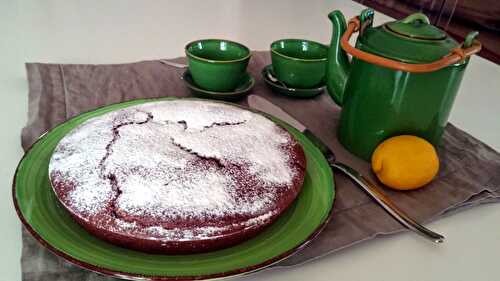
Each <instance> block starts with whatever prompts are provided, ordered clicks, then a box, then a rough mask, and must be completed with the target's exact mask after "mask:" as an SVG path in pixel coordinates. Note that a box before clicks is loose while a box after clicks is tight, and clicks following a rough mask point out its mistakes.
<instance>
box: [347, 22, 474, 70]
mask: <svg viewBox="0 0 500 281" xmlns="http://www.w3.org/2000/svg"><path fill="white" fill-rule="evenodd" d="M360 26H361V24H360V21H359V18H358V17H354V18H352V19H350V20H349V24H348V25H347V30H346V31H345V32H344V34H343V35H342V38H341V39H340V45H341V47H342V49H344V51H346V52H347V53H349V54H351V55H352V56H354V57H356V58H358V59H361V60H364V61H366V62H369V63H373V64H377V65H380V66H383V67H387V68H390V69H395V70H401V71H406V72H414V73H424V72H431V71H436V70H439V69H442V68H445V67H447V66H449V65H452V64H455V63H458V62H460V61H462V60H464V59H465V58H467V57H470V56H471V55H473V54H475V53H477V52H479V51H480V50H481V43H480V42H479V41H477V40H474V41H473V42H472V45H471V46H470V47H468V48H462V47H458V48H455V49H453V50H452V51H451V52H450V53H449V54H448V55H446V56H444V57H442V58H441V59H439V60H436V61H434V62H431V63H423V64H411V63H404V62H400V61H396V60H392V59H388V58H384V57H381V56H377V55H374V54H371V53H367V52H364V51H361V50H360V49H357V48H355V47H353V46H351V45H350V44H349V39H350V38H351V36H352V34H353V33H355V32H357V31H359V28H360Z"/></svg>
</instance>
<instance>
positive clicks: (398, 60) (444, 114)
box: [326, 9, 481, 160]
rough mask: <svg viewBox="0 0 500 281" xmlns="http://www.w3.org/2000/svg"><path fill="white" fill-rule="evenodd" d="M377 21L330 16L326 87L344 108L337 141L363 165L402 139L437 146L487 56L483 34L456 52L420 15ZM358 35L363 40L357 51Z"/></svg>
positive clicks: (367, 13) (369, 15) (364, 15)
mask: <svg viewBox="0 0 500 281" xmlns="http://www.w3.org/2000/svg"><path fill="white" fill-rule="evenodd" d="M373 15H374V13H373V10H371V9H366V10H364V11H363V12H361V14H360V15H359V16H358V17H354V18H352V19H351V20H350V21H349V22H348V24H346V21H345V18H344V16H343V15H342V13H341V12H340V11H333V12H331V13H330V14H329V15H328V17H329V18H330V20H331V22H332V24H333V35H332V39H331V44H330V49H329V53H328V65H327V74H326V79H327V80H326V84H327V88H328V92H329V94H330V96H331V97H332V98H333V100H334V101H335V102H336V103H337V104H338V105H339V106H341V107H342V112H341V116H340V124H339V131H338V137H339V141H340V142H341V143H342V145H344V146H345V147H346V148H347V149H348V150H349V151H351V152H352V153H354V154H355V155H357V156H359V157H361V158H363V159H365V160H370V157H371V155H372V152H373V150H374V149H375V148H376V147H377V145H378V144H379V143H380V142H382V141H383V140H385V139H387V138H389V137H392V136H396V135H405V134H409V135H415V136H419V137H422V138H424V139H426V140H428V141H429V142H430V143H432V144H434V145H437V144H438V143H439V141H440V139H441V136H442V134H443V130H444V127H445V126H446V123H447V121H448V116H449V114H450V111H451V107H452V105H453V102H454V99H455V96H456V94H457V91H458V88H459V86H460V82H461V80H462V76H463V75H464V71H465V68H466V67H467V64H468V62H469V57H470V56H471V55H472V54H474V53H477V52H479V50H480V49H481V44H480V43H479V42H478V41H477V40H476V39H475V38H476V36H477V35H478V32H471V33H469V34H468V35H467V37H466V38H465V41H464V42H463V43H462V44H458V43H457V42H456V41H455V40H453V39H452V38H451V37H450V36H448V35H447V34H446V33H445V32H444V31H443V30H441V29H439V28H437V27H435V26H433V25H431V24H430V22H429V19H428V18H427V17H426V16H425V15H424V14H422V13H416V14H413V15H410V16H408V17H407V18H405V19H402V20H399V21H393V22H388V23H385V24H382V25H380V26H377V27H373ZM355 32H359V35H358V38H357V40H356V44H355V46H352V45H350V43H349V39H350V37H351V36H352V34H353V33H355ZM347 54H350V55H351V56H352V60H351V61H349V58H348V55H347Z"/></svg>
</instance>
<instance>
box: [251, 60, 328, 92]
mask: <svg viewBox="0 0 500 281" xmlns="http://www.w3.org/2000/svg"><path fill="white" fill-rule="evenodd" d="M268 73H271V75H272V76H274V77H276V75H274V72H273V66H272V64H269V65H267V66H266V67H264V68H263V69H262V73H261V74H262V78H263V79H264V81H265V82H266V84H267V86H269V88H271V90H272V91H273V92H275V93H278V94H282V95H285V96H289V97H292V98H312V97H315V96H317V95H319V94H321V93H323V92H324V91H325V88H326V87H325V86H321V87H316V88H311V89H299V88H289V87H286V86H284V85H280V84H278V83H275V82H273V81H271V79H269V76H268Z"/></svg>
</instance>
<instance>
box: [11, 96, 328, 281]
mask: <svg viewBox="0 0 500 281" xmlns="http://www.w3.org/2000/svg"><path fill="white" fill-rule="evenodd" d="M176 99H183V100H202V101H208V102H219V103H224V104H228V105H232V106H236V107H239V108H242V109H245V110H249V111H251V112H255V113H257V114H261V115H263V116H265V117H267V118H269V119H271V121H273V122H275V120H278V121H279V122H281V123H283V124H286V125H288V128H285V129H286V130H287V131H289V130H290V128H291V129H292V130H295V131H296V129H295V128H293V127H292V126H291V125H289V124H288V123H286V122H285V121H283V120H281V119H279V118H277V117H274V116H272V115H270V114H267V113H265V112H262V111H259V110H256V109H253V108H249V107H246V106H242V105H239V104H235V103H231V102H224V101H218V100H209V99H201V98H191V97H187V98H182V97H160V98H157V97H156V98H139V99H131V100H127V101H123V102H117V103H112V104H108V105H104V106H99V107H96V108H93V109H91V110H88V111H85V112H82V113H80V114H78V115H76V116H73V117H71V118H69V119H67V120H65V121H63V122H60V123H58V124H57V125H55V126H54V127H53V128H51V129H49V130H47V131H45V132H44V133H43V134H41V135H40V137H38V138H37V140H36V141H35V142H34V143H32V144H31V145H30V146H29V147H28V149H27V150H26V152H25V153H24V155H23V157H22V158H21V159H20V160H19V163H18V165H17V167H16V170H15V173H14V176H13V180H12V200H13V203H14V208H15V210H16V214H17V216H18V217H19V219H20V220H21V222H22V224H23V226H24V227H25V228H26V229H27V230H28V232H29V233H30V234H31V235H32V236H33V237H34V238H35V240H36V241H38V243H40V244H41V245H42V246H44V247H45V248H46V249H48V250H49V251H50V252H51V253H53V254H55V255H56V256H59V257H61V258H63V259H65V260H66V261H68V262H70V263H72V264H74V265H76V266H79V267H80V268H82V269H85V270H89V271H92V272H95V273H99V274H103V275H107V276H111V277H115V278H120V279H127V280H151V281H171V280H177V281H181V280H214V279H222V278H228V277H236V276H242V275H246V274H250V273H254V272H257V271H259V270H262V269H265V268H267V267H269V266H271V265H273V264H275V263H277V262H279V261H282V260H284V259H286V258H287V257H290V256H291V255H293V254H295V253H297V252H299V251H300V250H302V249H303V248H305V247H306V246H307V245H308V244H309V243H310V242H311V241H312V240H313V239H314V238H316V237H317V236H318V235H319V234H320V233H321V231H322V230H323V229H324V228H325V227H326V225H327V224H328V223H329V221H330V220H331V218H332V214H333V206H334V204H335V200H336V192H335V190H336V188H335V179H334V176H333V172H331V173H330V176H331V180H332V181H331V188H332V189H333V190H332V197H333V198H332V204H331V206H330V210H329V211H328V214H327V216H326V218H325V220H324V221H323V222H322V223H320V224H319V225H318V226H317V227H316V229H315V230H314V231H313V232H312V233H311V234H309V236H308V237H307V238H306V239H305V240H304V241H303V242H301V243H300V244H298V245H297V246H295V247H293V248H291V249H289V250H287V251H285V252H283V253H281V254H279V255H277V256H274V257H271V258H269V259H267V260H264V261H263V262H261V263H258V264H255V265H251V266H247V267H242V268H237V269H234V270H230V271H225V272H219V273H214V274H206V275H192V276H187V275H185V276H155V275H142V274H136V273H130V272H125V271H119V270H113V269H108V268H104V267H100V266H97V265H93V264H90V263H88V262H85V261H81V260H79V259H77V258H74V257H72V256H70V255H68V254H66V253H64V252H63V251H61V250H58V249H57V248H55V247H54V246H52V245H51V244H50V243H49V242H47V241H46V240H45V239H44V238H42V237H41V236H40V235H39V234H38V233H37V232H36V230H35V229H33V228H32V227H31V225H30V224H29V222H28V221H27V220H26V219H25V218H24V215H23V214H22V212H21V209H20V207H19V204H18V200H17V196H16V194H17V193H16V178H17V175H18V172H19V169H20V167H21V164H22V163H23V161H24V160H25V158H26V157H27V156H28V155H29V153H30V152H31V150H32V148H33V147H34V146H35V145H36V144H37V143H39V142H40V141H41V140H42V139H43V138H45V137H46V136H47V135H48V134H50V133H51V132H52V131H54V130H56V129H57V128H58V127H60V126H62V125H64V124H65V123H67V122H70V121H71V120H73V119H76V118H78V117H80V116H81V115H83V114H86V113H91V112H93V111H96V110H99V109H103V108H106V107H111V106H115V105H119V104H124V103H125V104H126V103H131V104H134V103H135V102H137V101H143V103H147V102H154V101H165V100H176ZM141 104H142V103H141ZM131 106H132V105H131ZM103 114H105V113H103ZM277 125H279V126H282V125H281V124H277ZM297 132H298V131H297ZM299 133H300V132H299ZM306 139H307V137H306ZM313 146H314V144H313ZM314 147H315V146H314ZM315 148H316V147H315ZM316 149H317V148H316ZM320 154H321V153H320ZM321 157H323V156H322V154H321ZM323 160H324V161H325V163H327V161H326V159H324V157H323Z"/></svg>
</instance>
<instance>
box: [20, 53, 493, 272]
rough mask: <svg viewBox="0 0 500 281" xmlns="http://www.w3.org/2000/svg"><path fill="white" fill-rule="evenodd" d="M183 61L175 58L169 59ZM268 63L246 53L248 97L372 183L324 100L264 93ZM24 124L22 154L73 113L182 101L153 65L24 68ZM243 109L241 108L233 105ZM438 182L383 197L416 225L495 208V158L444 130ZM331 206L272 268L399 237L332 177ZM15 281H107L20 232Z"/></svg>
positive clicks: (176, 73)
mask: <svg viewBox="0 0 500 281" xmlns="http://www.w3.org/2000/svg"><path fill="white" fill-rule="evenodd" d="M177 61H183V58H179V59H177ZM269 63H270V59H269V54H268V53H267V52H254V53H253V56H252V59H251V62H250V65H249V69H248V70H249V72H250V73H251V75H253V77H255V79H256V84H255V88H254V89H253V91H252V93H253V94H257V95H261V96H264V97H266V98H267V99H269V100H271V101H272V102H273V103H275V104H277V105H279V106H281V107H282V108H283V109H284V110H286V111H288V112H290V113H291V114H292V115H294V116H295V117H296V118H297V119H298V120H300V121H301V122H302V123H304V124H305V125H307V126H308V127H309V129H311V130H312V131H313V132H314V133H316V134H317V135H318V136H319V137H320V138H321V139H323V140H324V141H325V142H326V143H327V144H328V145H329V146H330V148H331V149H332V150H333V151H334V152H335V153H336V156H337V157H338V159H339V160H341V161H343V162H345V163H348V164H349V165H351V166H352V167H354V168H356V169H357V170H359V171H361V172H362V173H363V174H365V175H366V176H368V177H370V178H371V179H372V180H375V179H374V178H373V175H372V173H371V172H370V165H369V163H367V162H365V161H363V160H361V159H359V158H356V157H355V156H353V155H352V154H350V153H349V152H347V151H346V150H345V149H344V148H343V147H342V146H341V145H340V144H339V143H338V141H337V138H336V126H337V123H338V122H337V121H338V118H339V113H340V109H339V107H337V106H336V105H335V104H334V103H333V102H332V100H331V99H330V97H329V96H328V95H327V94H322V95H320V96H317V97H315V98H313V99H291V98H288V97H284V96H280V95H278V94H274V93H273V92H271V91H270V90H269V89H268V88H267V87H266V85H265V83H264V81H263V80H262V79H261V76H260V71H261V69H262V68H263V67H264V66H265V65H266V64H269ZM26 68H27V74H28V82H29V120H28V124H27V126H26V127H25V128H24V129H23V131H22V145H23V147H24V149H25V150H26V149H28V148H29V146H30V145H31V144H32V143H33V142H34V141H35V140H36V139H37V138H38V137H39V136H40V135H41V134H42V133H43V132H45V131H46V130H48V129H50V128H52V127H54V126H55V125H56V124H58V123H60V122H63V121H65V120H66V119H68V118H70V117H73V116H75V115H77V114H79V113H81V112H84V111H88V110H92V109H94V108H96V107H99V106H103V105H107V104H111V103H117V102H122V101H126V100H130V99H135V98H153V97H164V96H177V97H188V96H190V95H191V94H190V92H189V91H188V90H187V89H186V87H185V85H184V84H183V81H182V80H181V79H180V76H181V74H182V70H179V69H176V68H174V67H171V66H167V65H164V64H162V63H160V62H159V61H143V62H138V63H130V64H118V65H60V64H40V63H29V64H27V65H26ZM239 103H240V104H243V105H245V100H244V99H243V100H242V101H240V102H239ZM438 152H439V157H440V160H441V169H440V172H439V176H438V177H437V178H436V179H435V180H434V181H433V182H432V183H431V184H429V185H428V186H427V187H425V188H423V189H420V190H416V191H408V192H396V191H392V190H389V189H384V191H385V193H386V194H387V195H388V196H389V197H390V198H391V199H392V200H393V201H394V202H395V203H396V204H397V205H398V206H399V207H400V208H401V209H402V210H403V211H405V212H407V213H408V214H409V215H410V216H412V217H413V218H415V219H416V220H418V221H419V222H424V223H425V222H429V221H432V220H435V219H437V218H439V217H442V216H444V215H447V214H450V213H454V212H457V211H459V210H463V209H465V208H470V207H473V206H476V205H479V204H483V203H492V202H498V201H499V200H500V154H499V153H498V152H496V151H494V150H493V149H491V148H490V147H488V146H487V145H485V144H484V143H482V142H480V141H479V140H477V139H475V138H473V137H472V136H470V135H468V134H467V133H465V132H463V131H461V130H460V129H458V128H456V127H454V126H453V125H451V124H449V125H448V126H447V128H446V131H445V133H444V136H443V142H442V145H441V146H440V147H438ZM335 182H336V188H337V198H336V201H335V206H334V214H333V218H332V220H331V222H330V223H329V224H328V226H327V227H326V228H325V230H324V231H323V232H322V233H321V234H320V236H319V237H318V238H317V239H315V240H314V241H313V242H312V243H311V244H310V245H309V246H308V247H307V248H305V249H304V250H302V251H301V252H299V253H297V254H296V255H294V256H292V257H290V258H288V259H286V260H284V261H282V262H280V263H279V264H277V265H275V266H292V265H297V264H300V263H304V262H306V261H310V260H313V259H315V258H318V257H321V256H324V255H326V254H330V253H332V252H334V251H337V250H339V249H342V248H346V247H349V246H351V245H353V244H356V243H359V242H361V241H365V240H369V239H373V238H375V237H376V236H383V235H387V234H392V233H396V232H400V231H403V230H404V228H403V227H402V226H401V225H400V224H399V223H397V222H396V221H395V220H394V219H393V218H392V217H391V216H389V215H388V214H387V213H385V211H383V210H382V209H381V208H380V207H379V206H378V205H376V204H375V203H374V202H373V201H372V200H371V199H370V198H369V197H367V195H366V194H365V193H363V192H362V191H361V190H360V188H359V187H357V186H355V185H354V184H352V183H351V182H350V181H349V180H348V179H346V178H345V177H343V176H342V175H338V174H336V175H335ZM22 273H23V280H25V281H35V280H111V278H107V277H103V276H100V275H97V274H95V273H91V272H89V271H85V270H82V269H80V268H77V267H76V266H73V265H70V264H68V263H66V262H65V261H63V260H62V259H61V258H58V257H56V256H55V255H53V254H51V253H49V252H48V251H47V250H45V248H43V247H42V246H40V245H39V244H38V243H37V242H35V240H34V239H33V238H32V237H31V236H30V235H29V234H28V233H27V232H26V231H23V252H22Z"/></svg>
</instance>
